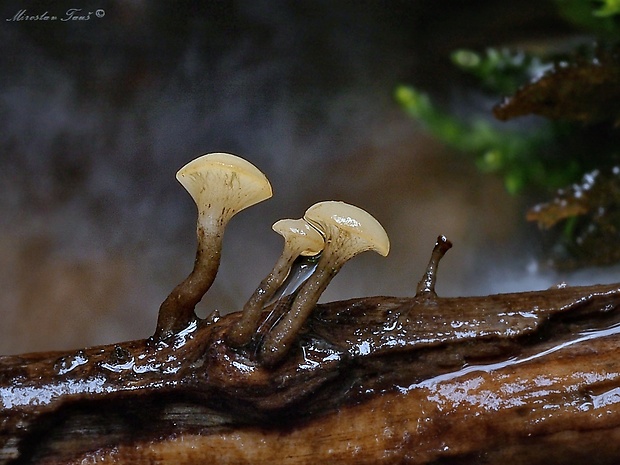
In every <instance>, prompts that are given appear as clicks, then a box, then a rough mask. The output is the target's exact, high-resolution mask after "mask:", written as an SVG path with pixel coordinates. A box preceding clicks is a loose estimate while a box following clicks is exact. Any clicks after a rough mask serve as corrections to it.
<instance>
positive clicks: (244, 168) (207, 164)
mask: <svg viewBox="0 0 620 465" xmlns="http://www.w3.org/2000/svg"><path fill="white" fill-rule="evenodd" d="M176 177H177V180H178V181H179V182H180V183H181V184H182V185H183V187H185V189H186V190H187V192H189V194H190V195H191V196H192V198H193V199H194V202H196V206H197V207H198V227H197V235H198V249H197V251H196V259H195V260H194V268H193V270H192V272H191V273H190V275H189V276H188V277H187V278H185V280H184V281H183V282H181V283H180V284H178V285H177V286H176V287H175V288H174V289H173V290H172V292H171V293H170V294H169V295H168V297H166V300H164V302H163V303H162V304H161V307H160V308H159V316H158V320H157V328H156V330H155V337H156V338H158V339H161V338H164V337H167V336H169V335H170V334H173V333H175V332H177V331H179V330H182V329H183V328H185V327H186V326H187V325H188V324H189V323H190V322H192V321H193V320H195V319H196V314H195V312H194V308H195V306H196V304H198V302H200V300H201V299H202V297H203V296H204V295H205V293H206V292H207V291H208V290H209V288H210V287H211V285H212V284H213V281H214V279H215V276H216V274H217V270H218V268H219V265H220V256H221V249H222V237H223V235H224V229H225V228H226V225H227V224H228V221H229V220H230V219H231V218H232V217H233V216H234V215H235V214H236V213H238V212H240V211H241V210H243V209H245V208H247V207H250V206H252V205H254V204H257V203H259V202H261V201H263V200H266V199H268V198H269V197H271V184H269V181H268V180H267V178H266V177H265V175H264V174H263V173H262V172H261V171H260V170H259V169H258V168H256V167H255V166H254V165H252V164H251V163H250V162H248V161H246V160H244V159H243V158H239V157H237V156H235V155H231V154H229V153H208V154H206V155H203V156H201V157H198V158H196V159H195V160H192V161H191V162H189V163H188V164H187V165H185V166H184V167H183V168H181V169H180V170H179V171H178V172H177V176H176Z"/></svg>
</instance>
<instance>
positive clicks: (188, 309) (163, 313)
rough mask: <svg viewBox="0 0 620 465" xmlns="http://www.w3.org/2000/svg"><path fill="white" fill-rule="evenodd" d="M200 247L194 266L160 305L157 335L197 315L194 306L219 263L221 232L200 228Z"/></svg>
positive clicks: (174, 330)
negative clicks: (210, 231)
mask: <svg viewBox="0 0 620 465" xmlns="http://www.w3.org/2000/svg"><path fill="white" fill-rule="evenodd" d="M197 235H198V249H197V251H196V259H195V261H194V269H193V270H192V272H191V273H190V274H189V276H188V277H187V278H185V280H184V281H183V282H181V283H180V284H178V285H177V286H176V287H175V288H174V289H173V290H172V292H171V293H170V294H169V295H168V297H166V300H164V302H163V303H162V304H161V307H159V316H158V318H157V328H156V330H155V338H156V339H162V338H165V337H167V336H170V335H171V334H174V333H177V332H179V331H180V330H182V329H184V328H186V327H187V326H188V325H189V323H191V322H192V321H193V320H195V319H196V318H197V316H196V313H195V312H194V309H195V308H196V305H197V304H198V302H200V300H201V299H202V297H203V296H204V295H205V294H206V292H207V291H208V290H209V288H210V287H211V285H212V284H213V281H214V280H215V276H216V275H217V270H218V268H219V265H220V257H221V251H222V235H221V234H217V233H216V234H213V233H207V232H206V231H205V230H204V228H203V227H201V226H200V225H199V226H198V229H197Z"/></svg>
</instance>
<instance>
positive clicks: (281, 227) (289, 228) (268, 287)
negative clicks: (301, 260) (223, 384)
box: [228, 219, 325, 347]
mask: <svg viewBox="0 0 620 465" xmlns="http://www.w3.org/2000/svg"><path fill="white" fill-rule="evenodd" d="M272 229H273V230H274V231H275V232H277V233H278V234H280V235H281V236H282V237H284V249H283V250H282V255H281V256H280V258H279V259H278V261H277V262H276V264H275V266H274V267H273V270H272V271H271V273H269V275H268V276H267V277H266V278H265V279H263V280H262V281H261V283H260V285H259V286H258V288H257V289H256V290H255V291H254V294H252V296H251V297H250V299H249V300H248V301H247V303H246V304H245V306H244V307H243V312H242V315H241V319H240V320H239V321H238V322H237V323H236V324H235V325H234V326H233V328H232V329H231V331H230V333H229V334H228V342H229V343H230V344H231V345H233V346H235V347H241V346H244V345H246V344H248V343H249V342H250V340H251V339H252V334H254V332H255V331H256V329H257V324H258V319H259V318H260V315H261V312H262V310H263V307H264V306H265V304H266V303H267V302H269V300H270V299H271V298H272V297H273V295H274V294H275V292H276V291H277V290H278V289H279V288H280V286H281V285H282V283H283V282H284V280H285V279H286V277H287V276H288V274H289V272H290V270H291V266H292V264H293V262H294V261H295V259H296V258H297V257H299V256H300V255H304V256H313V255H317V254H318V253H320V252H321V250H323V246H324V245H325V241H324V239H323V236H322V235H321V234H320V233H319V232H318V231H317V230H316V229H315V228H314V227H312V226H310V225H309V224H308V223H307V222H306V221H305V220H303V219H296V220H294V219H283V220H279V221H276V222H275V223H274V224H273V226H272Z"/></svg>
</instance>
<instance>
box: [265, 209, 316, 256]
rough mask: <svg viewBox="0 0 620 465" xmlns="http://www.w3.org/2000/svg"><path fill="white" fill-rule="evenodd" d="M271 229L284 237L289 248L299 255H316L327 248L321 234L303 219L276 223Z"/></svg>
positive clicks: (284, 220)
mask: <svg viewBox="0 0 620 465" xmlns="http://www.w3.org/2000/svg"><path fill="white" fill-rule="evenodd" d="M271 229H273V230H274V231H275V232H277V233H278V234H280V235H281V236H282V237H284V241H285V242H286V243H287V246H288V247H289V248H290V249H292V250H294V251H295V252H296V253H297V254H298V255H305V256H309V255H316V254H318V253H319V252H320V251H321V250H323V247H324V246H325V239H323V236H322V235H321V233H319V231H317V229H316V228H314V227H312V226H311V225H310V224H308V222H307V221H305V220H304V219H302V218H299V219H296V220H293V219H290V218H286V219H283V220H279V221H276V222H275V223H274V224H273V226H272V227H271Z"/></svg>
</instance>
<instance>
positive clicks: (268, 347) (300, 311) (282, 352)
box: [260, 259, 342, 366]
mask: <svg viewBox="0 0 620 465" xmlns="http://www.w3.org/2000/svg"><path fill="white" fill-rule="evenodd" d="M326 261H327V259H326ZM341 266H342V265H339V266H334V265H332V266H330V264H329V263H325V264H323V263H320V262H319V264H318V266H317V269H316V271H315V272H314V273H313V274H312V275H311V276H310V278H309V279H308V281H306V283H305V284H304V285H303V286H302V288H301V289H300V291H299V295H297V297H296V298H295V300H294V301H293V304H292V307H291V310H290V311H289V312H288V313H287V314H286V315H284V317H283V318H282V319H281V320H280V321H279V322H278V324H276V326H275V327H274V328H273V330H271V331H270V332H269V333H268V334H267V335H266V336H265V339H264V343H263V346H262V347H261V348H260V359H261V362H262V363H264V364H265V365H267V366H274V365H276V364H277V363H278V362H280V361H281V360H282V359H283V358H284V357H285V356H286V354H287V352H288V351H289V350H290V348H291V346H292V344H293V342H294V341H295V339H296V338H297V335H298V333H299V330H300V329H301V327H302V326H303V324H304V323H305V322H306V320H307V319H308V317H309V316H310V315H311V314H312V311H313V310H314V308H315V306H316V303H317V301H318V300H319V298H320V297H321V294H322V293H323V291H324V290H325V289H326V288H327V286H328V285H329V283H330V281H331V280H332V278H333V277H334V276H335V275H336V274H337V273H338V271H339V270H340V268H341Z"/></svg>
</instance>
